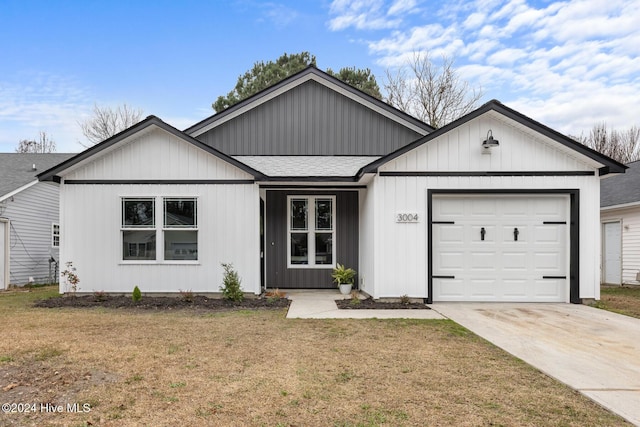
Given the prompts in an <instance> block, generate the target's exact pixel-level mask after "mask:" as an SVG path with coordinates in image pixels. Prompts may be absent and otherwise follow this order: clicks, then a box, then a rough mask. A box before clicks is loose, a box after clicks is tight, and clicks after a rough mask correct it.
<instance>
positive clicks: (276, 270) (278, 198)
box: [265, 190, 358, 289]
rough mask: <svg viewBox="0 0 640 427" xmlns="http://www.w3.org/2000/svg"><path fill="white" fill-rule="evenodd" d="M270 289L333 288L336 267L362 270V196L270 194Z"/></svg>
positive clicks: (267, 232)
mask: <svg viewBox="0 0 640 427" xmlns="http://www.w3.org/2000/svg"><path fill="white" fill-rule="evenodd" d="M265 220H266V221H265V225H266V227H265V237H266V238H265V244H266V248H265V262H266V272H267V274H266V286H267V287H268V288H281V289H330V288H334V287H335V286H336V285H335V284H334V283H333V279H332V278H331V271H332V268H333V266H335V264H336V263H340V264H345V265H346V266H348V267H351V268H353V269H355V270H356V271H357V270H358V192H357V191H356V190H352V191H304V190H295V191H294V190H290V191H287V190H268V191H267V203H266V218H265Z"/></svg>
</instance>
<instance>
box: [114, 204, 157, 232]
mask: <svg viewBox="0 0 640 427" xmlns="http://www.w3.org/2000/svg"><path fill="white" fill-rule="evenodd" d="M122 217H123V218H122V226H123V227H155V220H154V214H153V199H123V200H122Z"/></svg>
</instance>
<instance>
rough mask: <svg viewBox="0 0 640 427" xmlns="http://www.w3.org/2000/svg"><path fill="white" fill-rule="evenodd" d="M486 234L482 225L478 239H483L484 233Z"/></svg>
mask: <svg viewBox="0 0 640 427" xmlns="http://www.w3.org/2000/svg"><path fill="white" fill-rule="evenodd" d="M485 234H487V230H485V229H484V227H482V228H481V229H480V240H484V235H485Z"/></svg>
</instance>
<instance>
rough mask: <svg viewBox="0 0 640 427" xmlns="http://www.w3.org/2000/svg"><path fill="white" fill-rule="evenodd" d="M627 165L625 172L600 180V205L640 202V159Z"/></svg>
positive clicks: (609, 205)
mask: <svg viewBox="0 0 640 427" xmlns="http://www.w3.org/2000/svg"><path fill="white" fill-rule="evenodd" d="M627 166H628V167H629V169H627V171H626V172H625V173H624V174H621V175H615V176H612V177H609V178H606V179H603V180H602V181H600V207H602V208H605V207H611V206H618V205H627V204H640V160H639V161H636V162H633V163H629V164H628V165H627Z"/></svg>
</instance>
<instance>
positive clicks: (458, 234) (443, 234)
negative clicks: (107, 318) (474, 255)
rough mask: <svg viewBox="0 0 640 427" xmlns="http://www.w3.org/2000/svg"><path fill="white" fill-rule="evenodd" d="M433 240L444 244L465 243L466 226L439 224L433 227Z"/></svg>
mask: <svg viewBox="0 0 640 427" xmlns="http://www.w3.org/2000/svg"><path fill="white" fill-rule="evenodd" d="M433 241H434V242H438V243H439V244H442V245H446V244H448V243H453V244H460V243H464V227H463V226H462V225H450V224H438V226H437V227H436V226H434V227H433Z"/></svg>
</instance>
